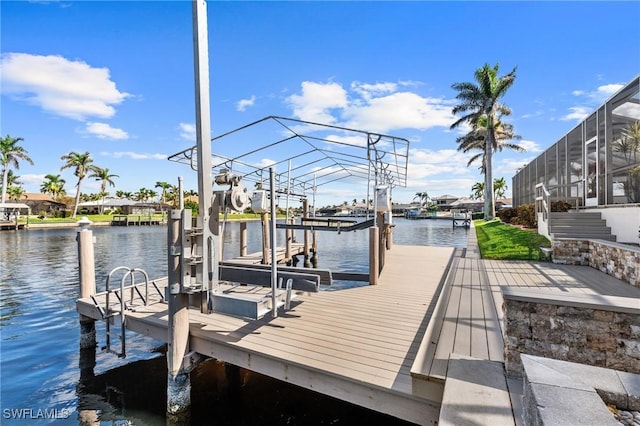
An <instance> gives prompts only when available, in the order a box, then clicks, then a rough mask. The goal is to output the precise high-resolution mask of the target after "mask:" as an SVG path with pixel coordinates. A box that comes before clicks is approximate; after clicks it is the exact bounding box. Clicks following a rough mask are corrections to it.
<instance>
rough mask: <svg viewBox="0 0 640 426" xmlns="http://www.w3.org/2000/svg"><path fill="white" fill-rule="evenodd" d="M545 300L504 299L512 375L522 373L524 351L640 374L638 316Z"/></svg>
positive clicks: (508, 363)
mask: <svg viewBox="0 0 640 426" xmlns="http://www.w3.org/2000/svg"><path fill="white" fill-rule="evenodd" d="M545 302H548V301H545ZM545 302H524V301H517V300H510V299H508V298H506V297H505V299H504V304H503V310H504V311H505V368H506V370H507V373H508V374H509V375H513V376H518V377H520V376H521V375H522V363H521V361H520V354H521V353H526V354H529V355H538V356H542V357H547V358H554V359H559V360H564V361H571V362H576V363H580V364H587V365H594V366H598V367H605V368H612V369H615V370H621V371H626V372H630V373H636V374H637V373H640V315H638V313H637V312H636V313H624V312H614V311H611V310H603V309H597V308H590V307H589V308H587V307H573V306H563V305H562V304H555V303H553V304H552V303H545ZM557 303H562V302H561V301H557Z"/></svg>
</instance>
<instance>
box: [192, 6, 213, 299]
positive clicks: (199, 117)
mask: <svg viewBox="0 0 640 426" xmlns="http://www.w3.org/2000/svg"><path fill="white" fill-rule="evenodd" d="M192 6H193V7H192V8H193V53H194V55H193V56H194V72H195V98H196V142H197V144H196V146H197V166H198V208H199V213H198V220H197V227H198V229H200V230H202V232H201V233H199V235H197V236H196V238H195V247H194V249H195V255H197V256H200V257H201V259H202V261H201V262H199V263H197V264H196V283H197V284H201V285H202V287H201V291H202V293H201V294H202V298H203V299H204V300H203V301H202V308H203V309H204V310H206V309H205V306H206V305H207V301H208V295H209V291H211V288H212V283H213V281H217V278H218V268H217V266H218V256H217V255H216V254H214V253H212V251H215V250H217V249H218V237H219V231H218V226H217V222H216V224H215V226H212V224H211V223H210V219H211V218H210V215H211V201H212V196H213V195H212V188H213V184H212V179H211V111H210V101H209V42H208V31H207V4H206V2H205V1H204V0H193V2H192Z"/></svg>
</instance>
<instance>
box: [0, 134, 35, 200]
mask: <svg viewBox="0 0 640 426" xmlns="http://www.w3.org/2000/svg"><path fill="white" fill-rule="evenodd" d="M22 141H24V139H23V138H13V137H11V136H9V135H7V136H6V137H4V138H0V165H2V198H0V203H4V202H5V201H6V200H7V188H8V186H9V184H8V183H7V181H8V175H9V166H13V167H14V168H16V169H19V168H20V164H19V163H18V160H24V161H26V162H27V163H29V164H32V165H33V160H32V159H31V157H29V155H28V154H27V150H26V149H24V147H21V146H20V145H19V143H20V142H22Z"/></svg>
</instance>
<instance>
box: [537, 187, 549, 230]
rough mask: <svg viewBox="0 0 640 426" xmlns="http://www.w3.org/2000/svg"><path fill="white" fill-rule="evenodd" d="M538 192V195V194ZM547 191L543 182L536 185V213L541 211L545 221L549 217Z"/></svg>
mask: <svg viewBox="0 0 640 426" xmlns="http://www.w3.org/2000/svg"><path fill="white" fill-rule="evenodd" d="M538 194H539V195H538ZM549 197H550V194H549V191H547V188H546V186H545V185H544V183H539V184H537V185H536V204H535V207H536V213H542V220H544V221H545V222H547V221H548V219H549V206H550V204H549Z"/></svg>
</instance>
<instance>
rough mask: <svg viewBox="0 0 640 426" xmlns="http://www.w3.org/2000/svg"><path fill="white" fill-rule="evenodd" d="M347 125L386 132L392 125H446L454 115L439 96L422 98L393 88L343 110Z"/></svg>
mask: <svg viewBox="0 0 640 426" xmlns="http://www.w3.org/2000/svg"><path fill="white" fill-rule="evenodd" d="M345 117H346V118H347V122H348V125H347V126H348V127H352V128H359V129H366V130H371V131H379V132H388V131H390V130H395V129H408V128H409V129H420V130H426V129H429V128H432V127H447V128H448V127H449V126H450V125H451V123H453V122H454V120H455V117H454V116H453V115H452V114H451V106H450V105H447V104H446V102H443V101H442V100H441V99H431V98H423V97H422V96H420V95H418V94H416V93H411V92H396V93H392V94H389V95H386V96H382V97H378V98H372V99H370V100H368V101H367V103H366V104H365V105H355V106H352V107H350V108H348V110H347V111H345Z"/></svg>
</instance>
